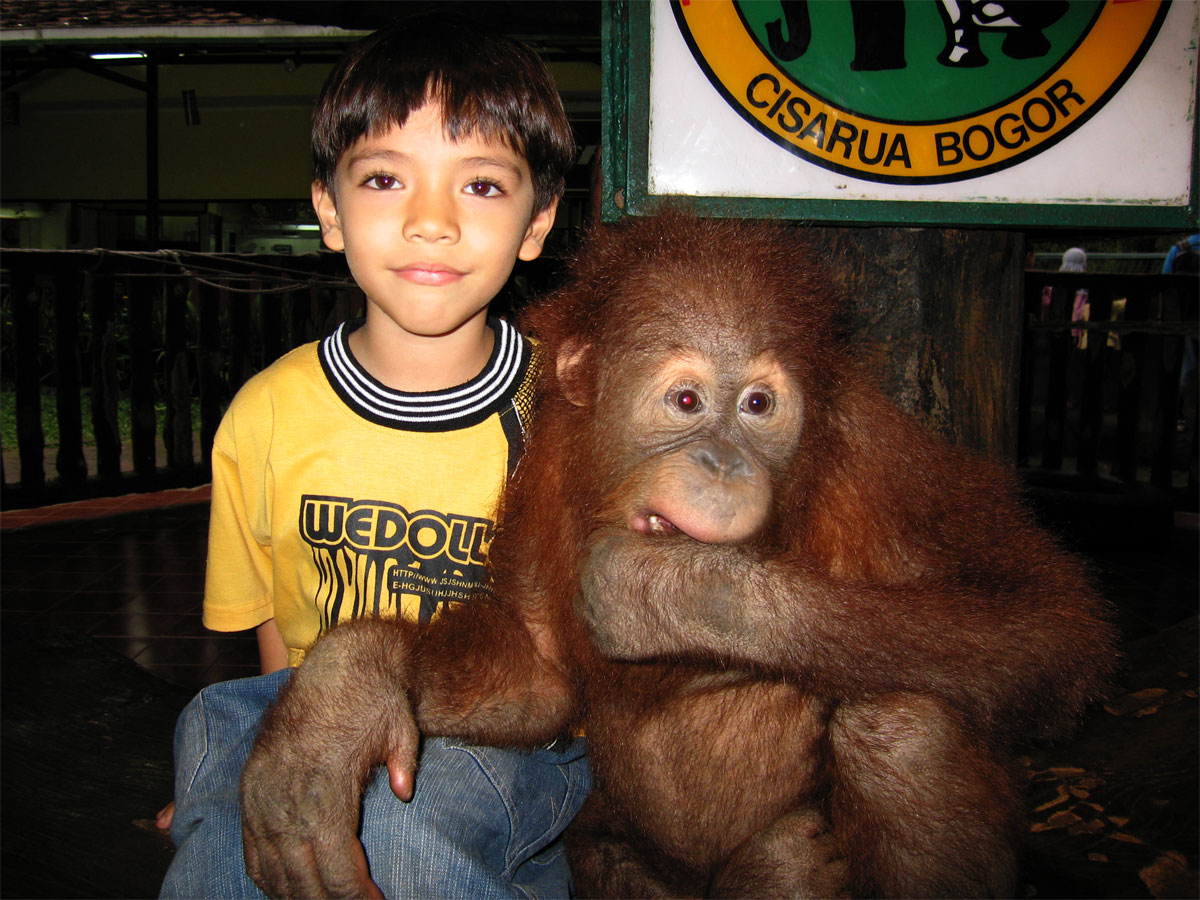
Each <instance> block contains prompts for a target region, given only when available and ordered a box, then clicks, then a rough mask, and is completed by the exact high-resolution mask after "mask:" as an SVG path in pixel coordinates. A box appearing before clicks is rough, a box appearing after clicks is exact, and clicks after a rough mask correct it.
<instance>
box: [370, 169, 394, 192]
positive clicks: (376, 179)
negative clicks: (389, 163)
mask: <svg viewBox="0 0 1200 900" xmlns="http://www.w3.org/2000/svg"><path fill="white" fill-rule="evenodd" d="M363 184H365V185H366V186H367V187H371V188H375V190H377V191H393V190H396V189H397V188H399V187H400V179H399V178H397V177H396V176H395V175H384V174H382V173H381V174H379V175H372V176H371V177H370V178H368V179H367V180H366V181H364V182H363Z"/></svg>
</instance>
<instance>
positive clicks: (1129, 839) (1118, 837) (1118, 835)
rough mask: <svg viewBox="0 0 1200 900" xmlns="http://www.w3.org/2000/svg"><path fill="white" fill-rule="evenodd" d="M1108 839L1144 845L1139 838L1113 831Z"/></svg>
mask: <svg viewBox="0 0 1200 900" xmlns="http://www.w3.org/2000/svg"><path fill="white" fill-rule="evenodd" d="M1109 837H1110V838H1112V839H1113V840H1114V841H1124V842H1125V843H1127V844H1144V843H1146V842H1145V841H1143V840H1142V839H1141V838H1139V837H1134V836H1133V835H1132V834H1128V833H1127V832H1124V831H1114V832H1112V833H1111V834H1110V835H1109Z"/></svg>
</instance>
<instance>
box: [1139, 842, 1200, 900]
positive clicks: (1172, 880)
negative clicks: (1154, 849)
mask: <svg viewBox="0 0 1200 900" xmlns="http://www.w3.org/2000/svg"><path fill="white" fill-rule="evenodd" d="M1138 877H1139V878H1141V879H1142V883H1143V884H1145V885H1146V887H1147V889H1149V891H1150V894H1151V896H1154V897H1194V896H1195V895H1196V882H1197V873H1196V872H1195V871H1194V870H1192V869H1189V868H1188V864H1187V858H1186V857H1184V855H1183V854H1182V853H1176V852H1175V851H1174V850H1168V851H1167V852H1166V853H1163V854H1161V855H1160V856H1159V857H1158V859H1156V860H1155V861H1154V862H1152V863H1150V865H1148V866H1146V868H1144V869H1142V870H1141V871H1140V872H1138Z"/></svg>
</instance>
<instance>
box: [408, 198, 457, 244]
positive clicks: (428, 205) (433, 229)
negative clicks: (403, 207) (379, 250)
mask: <svg viewBox="0 0 1200 900" xmlns="http://www.w3.org/2000/svg"><path fill="white" fill-rule="evenodd" d="M404 237H405V239H406V240H410V241H423V242H426V243H453V242H454V241H456V240H458V220H457V218H456V217H455V214H454V204H453V203H452V202H450V200H449V199H448V198H444V197H441V196H439V195H438V192H435V191H416V192H414V193H413V195H412V197H411V199H410V201H409V203H408V209H407V211H406V214H405V221H404Z"/></svg>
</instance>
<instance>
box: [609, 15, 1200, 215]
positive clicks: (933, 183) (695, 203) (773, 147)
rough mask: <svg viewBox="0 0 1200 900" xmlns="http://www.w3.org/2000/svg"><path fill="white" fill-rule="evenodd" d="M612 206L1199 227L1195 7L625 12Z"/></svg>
mask: <svg viewBox="0 0 1200 900" xmlns="http://www.w3.org/2000/svg"><path fill="white" fill-rule="evenodd" d="M605 29H606V48H605V53H606V59H605V63H606V66H605V93H606V96H605V104H604V107H605V112H606V115H607V117H608V118H607V121H606V125H605V147H604V156H603V165H604V172H603V178H604V189H605V190H604V193H605V213H606V215H607V216H609V217H615V216H619V215H620V214H621V213H622V212H632V213H639V212H643V211H645V210H646V209H647V208H648V207H649V205H650V204H652V203H653V202H654V201H655V200H657V199H659V198H686V199H687V201H688V202H689V204H690V205H691V206H692V207H693V208H695V209H697V210H698V211H703V212H712V213H715V214H719V215H743V216H779V217H785V218H795V219H805V220H810V221H829V222H838V221H842V222H860V223H867V222H870V223H881V224H883V223H904V224H967V225H972V224H973V225H997V226H1024V225H1038V226H1070V227H1076V228H1079V227H1103V228H1164V229H1168V228H1170V229H1189V228H1194V227H1196V224H1197V171H1196V168H1197V167H1196V152H1197V151H1196V148H1197V123H1196V85H1197V74H1196V68H1197V49H1196V48H1197V37H1198V34H1200V3H1198V2H1197V0H1174V2H1171V0H1107V2H1103V0H1040V2H1036V3H1017V2H1011V0H1010V2H1005V0H886V2H872V0H811V2H810V0H650V2H642V0H634V2H630V3H622V2H616V3H610V4H607V5H606V21H605Z"/></svg>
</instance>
